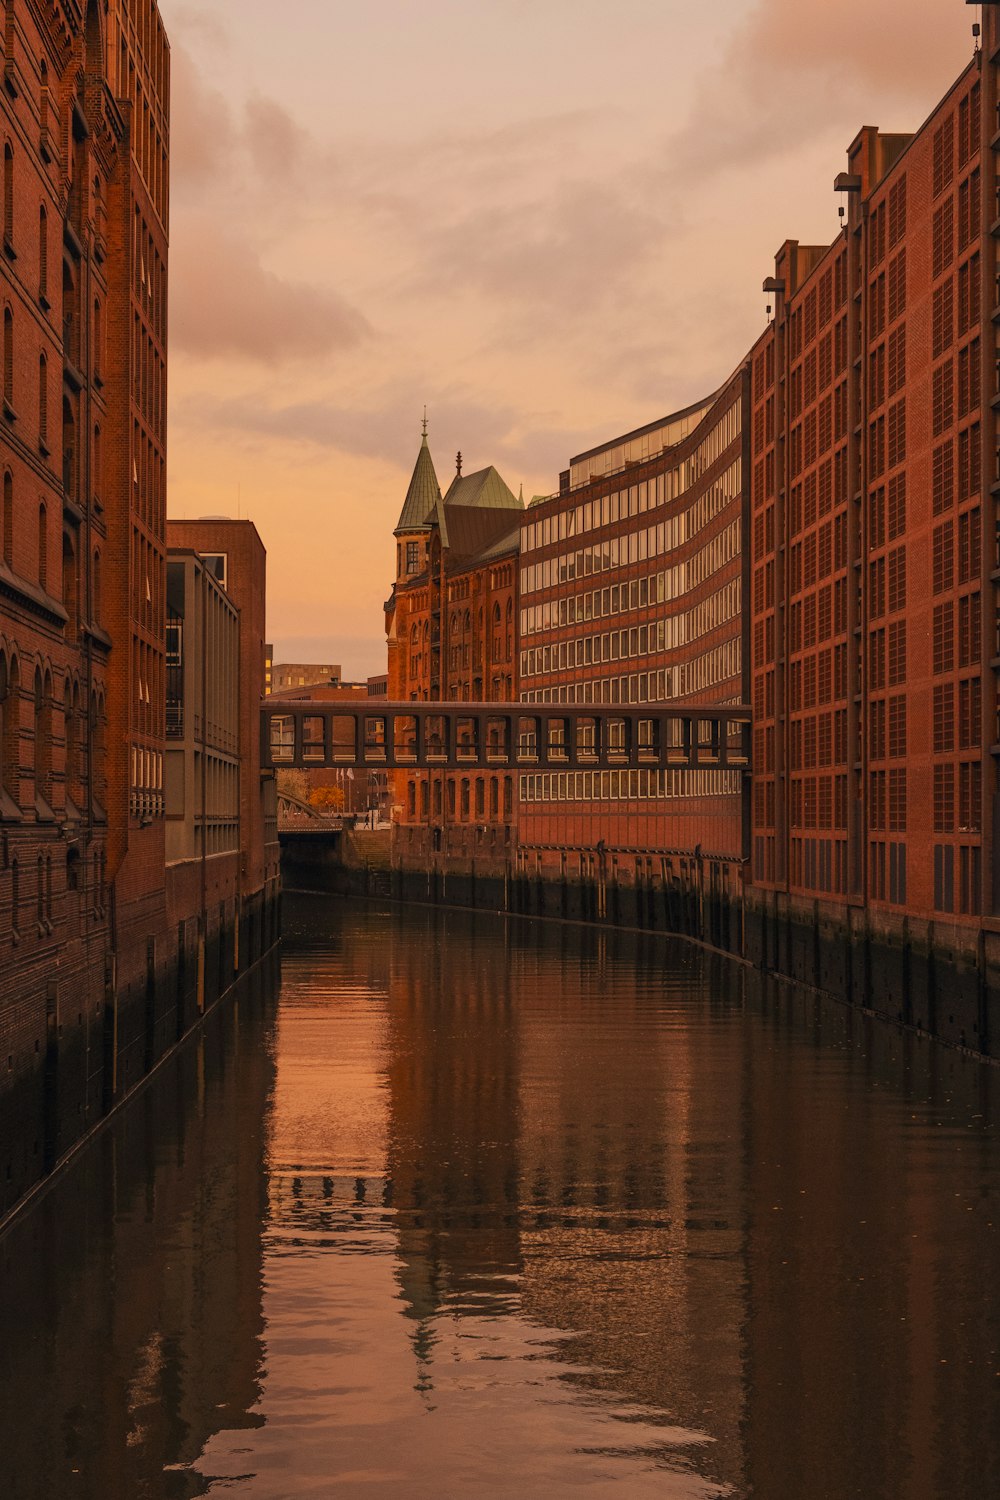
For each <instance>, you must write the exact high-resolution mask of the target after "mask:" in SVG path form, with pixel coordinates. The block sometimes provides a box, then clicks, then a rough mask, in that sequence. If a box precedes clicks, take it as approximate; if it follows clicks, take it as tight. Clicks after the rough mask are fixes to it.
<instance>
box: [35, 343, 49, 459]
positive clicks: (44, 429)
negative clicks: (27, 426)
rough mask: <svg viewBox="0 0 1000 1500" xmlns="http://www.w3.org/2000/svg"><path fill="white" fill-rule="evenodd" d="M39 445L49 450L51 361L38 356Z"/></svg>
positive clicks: (42, 355)
mask: <svg viewBox="0 0 1000 1500" xmlns="http://www.w3.org/2000/svg"><path fill="white" fill-rule="evenodd" d="M38 446H39V448H41V449H42V450H43V451H44V452H45V453H48V451H49V362H48V360H47V359H46V358H45V355H44V354H40V355H39V356H38Z"/></svg>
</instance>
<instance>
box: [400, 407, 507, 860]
mask: <svg viewBox="0 0 1000 1500" xmlns="http://www.w3.org/2000/svg"><path fill="white" fill-rule="evenodd" d="M457 468H458V472H457V473H456V475H455V478H454V479H453V481H452V483H451V485H450V487H449V489H448V492H447V494H446V495H445V496H444V497H442V495H441V490H440V487H439V485H438V480H437V474H436V472H435V469H434V463H433V460H432V458H431V454H430V449H429V447H428V444H427V434H426V430H425V432H424V436H423V440H422V442H421V446H420V451H419V453H418V455H417V462H416V464H415V466H414V470H413V476H412V479H411V481H410V486H409V489H408V491H407V495H406V499H405V501H404V503H403V508H402V511H401V512H400V517H399V523H398V525H397V527H396V532H395V535H396V580H395V583H394V585H393V591H392V596H391V598H390V600H389V602H388V604H387V606H386V632H387V635H388V653H389V671H388V679H389V681H388V695H389V698H390V699H391V700H392V701H394V702H397V701H398V702H403V701H406V700H413V701H420V702H433V701H435V700H447V701H451V702H469V703H504V702H511V701H516V698H517V692H518V688H517V653H516V643H515V633H516V628H517V556H518V549H519V546H520V521H521V516H522V515H523V512H524V502H523V500H521V499H519V498H518V497H516V496H515V495H514V494H513V493H512V491H511V490H510V489H509V488H508V487H507V485H506V484H505V483H504V481H503V479H502V478H501V477H500V475H499V474H498V473H497V471H496V469H494V468H492V467H491V468H488V469H482V470H480V471H479V472H478V473H475V474H465V475H463V474H462V472H461V455H459V463H458V466H457ZM391 781H392V783H393V786H394V795H395V809H394V822H395V829H396V835H395V849H396V851H397V853H398V856H399V858H400V860H403V861H405V860H408V859H413V860H415V861H416V862H418V863H419V862H420V860H421V859H422V858H424V857H425V856H427V855H429V854H430V855H432V854H441V855H442V856H443V857H444V858H445V859H446V860H448V861H451V862H453V863H454V862H458V863H459V864H462V863H466V862H472V861H478V862H480V863H481V864H482V863H496V864H503V863H504V862H505V861H506V859H507V858H508V857H509V852H510V847H511V840H512V831H513V824H514V804H515V795H514V794H515V787H514V778H513V776H511V775H509V774H500V773H496V774H490V773H477V774H471V773H470V774H469V775H461V774H452V773H447V772H423V773H420V774H416V775H412V774H407V773H405V772H400V773H397V774H396V775H395V776H394V777H392V778H391Z"/></svg>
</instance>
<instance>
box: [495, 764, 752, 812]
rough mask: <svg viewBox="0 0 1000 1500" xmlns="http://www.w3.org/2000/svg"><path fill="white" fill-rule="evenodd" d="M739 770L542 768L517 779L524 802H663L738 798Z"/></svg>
mask: <svg viewBox="0 0 1000 1500" xmlns="http://www.w3.org/2000/svg"><path fill="white" fill-rule="evenodd" d="M739 793H740V774H739V772H738V771H716V770H704V771H681V770H670V771H541V772H532V773H531V774H530V775H525V776H521V778H520V799H521V802H522V803H523V804H528V805H530V804H531V803H536V802H650V801H656V802H665V801H668V800H669V801H683V800H684V799H686V798H693V797H738V796H739Z"/></svg>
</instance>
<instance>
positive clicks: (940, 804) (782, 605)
mask: <svg viewBox="0 0 1000 1500" xmlns="http://www.w3.org/2000/svg"><path fill="white" fill-rule="evenodd" d="M983 29H984V43H983V50H982V51H981V52H977V54H976V56H975V58H974V59H973V61H972V62H971V63H970V65H969V67H968V68H967V69H966V70H965V72H964V73H963V74H962V76H961V77H960V78H959V79H958V80H957V81H956V83H955V84H954V85H953V86H952V88H950V89H949V90H948V92H947V94H946V95H945V97H944V98H943V100H942V101H941V103H940V104H939V105H938V107H937V108H936V110H935V111H934V113H933V114H932V115H931V116H930V118H929V119H928V120H927V121H926V123H925V124H924V125H923V126H922V127H921V128H920V130H919V131H918V132H917V133H916V134H915V135H913V136H912V137H910V136H899V135H889V136H886V135H882V134H880V133H879V132H878V131H876V130H874V129H865V130H863V131H861V132H860V134H859V135H858V136H857V138H856V139H855V141H854V142H853V143H852V145H851V147H850V148H849V152H848V164H847V171H846V172H845V173H844V174H842V175H841V176H840V177H838V179H837V183H836V186H837V189H838V190H839V191H840V192H841V193H842V194H843V196H844V199H845V200H846V225H845V229H844V232H843V233H842V234H841V235H840V236H839V238H838V239H837V240H836V241H835V242H834V244H833V245H832V246H829V247H819V248H812V247H804V246H801V245H798V244H796V243H794V242H788V243H786V244H785V245H784V246H783V247H782V249H781V250H780V251H779V252H778V256H777V259H776V263H775V274H774V277H773V279H769V280H768V281H767V282H766V283H765V291H767V292H768V293H769V295H770V296H771V297H772V298H773V307H774V314H775V316H774V321H773V323H772V324H771V325H770V327H769V328H768V330H767V332H766V333H765V335H764V336H763V337H762V339H761V340H760V341H759V343H758V344H757V345H756V347H755V348H754V350H753V351H752V353H751V367H752V397H751V399H752V406H753V416H752V434H751V441H752V459H751V462H752V571H753V582H752V614H753V628H752V636H753V663H752V671H753V706H754V714H755V732H754V760H755V785H754V796H753V844H752V851H753V863H752V880H753V888H752V892H751V903H752V908H753V913H754V921H753V922H752V924H751V929H750V940H751V945H752V948H753V950H754V952H755V954H756V956H758V957H761V958H763V959H764V960H765V961H767V962H771V963H774V964H775V965H776V966H778V967H780V968H782V969H785V970H787V971H789V972H792V973H795V974H800V975H802V976H803V977H810V978H813V977H817V975H818V976H819V977H820V978H822V979H823V982H824V983H826V984H828V985H829V986H830V987H832V988H847V989H848V990H849V991H852V992H854V993H856V994H858V995H861V996H864V997H865V998H866V999H867V1000H868V1001H869V1003H873V1004H875V1005H877V1006H878V1007H879V1008H881V1009H885V1010H888V1011H890V1013H892V1014H894V1015H899V1016H900V1017H901V1018H902V1019H905V1020H908V1021H912V1022H914V1023H915V1024H918V1025H923V1026H927V1027H929V1028H930V1029H933V1030H935V1031H937V1032H938V1033H940V1034H942V1035H945V1036H947V1037H949V1038H950V1039H952V1040H956V1041H963V1042H967V1043H968V1044H970V1045H973V1046H976V1047H980V1048H983V1049H984V1050H986V1049H988V1047H989V1042H990V1038H989V1035H988V1027H987V1008H986V996H987V992H988V987H989V986H988V983H987V981H989V984H990V985H992V982H993V981H992V980H990V973H991V970H992V967H993V965H992V961H991V950H992V932H993V929H994V927H995V923H996V916H997V914H998V912H1000V907H998V898H1000V891H998V888H997V875H998V871H997V867H996V863H995V860H994V857H993V841H994V830H995V826H996V821H995V820H996V817H997V812H998V801H997V786H996V746H997V743H998V741H1000V732H998V729H997V676H996V671H997V666H998V664H1000V646H998V643H997V626H996V620H997V602H998V601H997V592H996V590H997V583H996V579H997V576H998V574H997V567H998V562H1000V558H998V555H997V552H996V546H995V543H994V541H993V538H994V536H995V535H996V532H997V512H996V498H997V495H998V493H1000V460H998V457H997V454H998V447H997V429H996V408H997V406H998V405H1000V395H998V393H1000V377H998V369H1000V364H998V355H997V334H996V323H995V316H994V304H995V303H996V302H997V300H998V282H997V253H996V240H997V234H998V233H1000V221H998V214H1000V200H998V193H997V167H996V150H997V147H998V146H1000V138H998V136H997V127H998V125H1000V116H998V81H997V73H998V61H1000V54H998V47H1000V22H998V17H997V10H996V7H995V6H985V7H984V9H983ZM984 142H985V143H986V147H987V149H985V150H984V149H983V146H984ZM984 485H985V486H986V487H987V490H986V492H984ZM984 505H988V507H989V509H988V512H987V522H986V528H985V529H986V538H987V545H986V546H984V544H983V533H984V524H983V507H984ZM845 933H846V934H847V935H848V936H850V937H851V939H852V941H849V942H844V941H843V937H844V936H845ZM935 954H937V963H938V968H939V970H941V966H942V954H944V955H945V956H946V957H945V959H944V961H945V963H946V964H947V966H948V971H949V980H948V984H947V986H944V985H943V984H942V983H941V982H938V983H937V984H935V980H934V959H933V955H935ZM993 978H994V979H995V975H994V976H993ZM945 990H946V993H945Z"/></svg>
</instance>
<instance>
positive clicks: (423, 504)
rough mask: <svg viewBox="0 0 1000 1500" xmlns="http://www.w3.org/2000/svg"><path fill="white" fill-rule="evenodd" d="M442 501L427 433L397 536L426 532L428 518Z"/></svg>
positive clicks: (421, 445) (411, 481) (421, 444)
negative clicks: (402, 532)
mask: <svg viewBox="0 0 1000 1500" xmlns="http://www.w3.org/2000/svg"><path fill="white" fill-rule="evenodd" d="M440 499H441V486H440V485H439V484H438V478H437V475H436V474H435V472H434V460H433V459H432V458H431V450H430V449H429V448H428V446H427V434H426V432H425V433H424V435H423V438H422V440H421V443H420V452H419V453H418V454H417V461H416V463H415V464H414V466H413V478H412V479H411V480H410V488H409V489H408V490H407V492H406V499H405V500H404V501H403V509H402V510H401V511H400V514H399V520H398V521H397V522H396V532H397V534H398V533H399V532H401V531H424V530H425V529H426V526H427V518H428V516H429V515H430V513H431V511H432V510H434V508H435V507H436V505H437V502H438V501H439V500H440Z"/></svg>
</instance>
